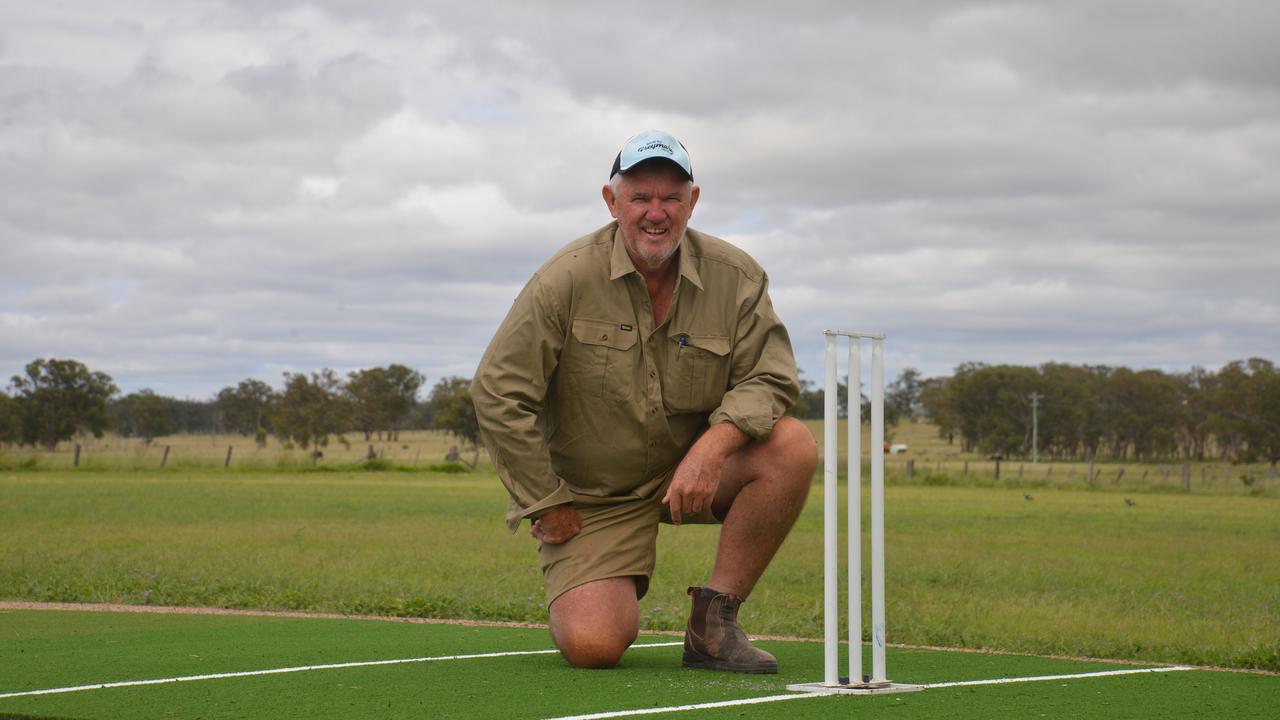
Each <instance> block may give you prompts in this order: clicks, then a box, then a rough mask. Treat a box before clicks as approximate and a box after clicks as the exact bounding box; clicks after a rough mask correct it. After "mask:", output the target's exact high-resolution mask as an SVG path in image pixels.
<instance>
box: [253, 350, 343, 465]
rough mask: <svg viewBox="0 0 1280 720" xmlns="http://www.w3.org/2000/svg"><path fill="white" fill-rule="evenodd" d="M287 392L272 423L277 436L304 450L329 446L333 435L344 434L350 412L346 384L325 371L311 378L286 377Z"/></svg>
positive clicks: (280, 401) (277, 405) (327, 370)
mask: <svg viewBox="0 0 1280 720" xmlns="http://www.w3.org/2000/svg"><path fill="white" fill-rule="evenodd" d="M284 380H285V383H284V392H282V393H281V394H280V400H279V402H278V403H276V405H275V407H274V414H273V416H272V422H273V424H274V426H275V433H276V436H277V437H279V438H280V439H281V440H284V441H286V442H292V443H295V444H297V445H298V446H299V447H301V448H303V449H304V450H305V449H306V448H308V447H310V446H311V444H312V443H314V444H315V445H316V446H317V447H324V446H327V445H328V444H329V436H330V435H333V434H336V433H341V432H344V431H345V430H346V429H347V427H348V426H349V423H348V421H347V418H348V417H349V415H350V412H349V410H348V408H347V403H346V401H345V399H344V398H343V397H342V395H341V389H342V381H341V380H340V379H339V378H338V376H337V374H336V373H334V372H333V370H330V369H329V368H325V369H323V370H321V371H320V372H313V373H311V375H310V376H307V375H305V374H303V373H296V374H295V373H285V374H284Z"/></svg>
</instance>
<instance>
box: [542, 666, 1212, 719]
mask: <svg viewBox="0 0 1280 720" xmlns="http://www.w3.org/2000/svg"><path fill="white" fill-rule="evenodd" d="M1195 669H1196V668H1193V667H1186V666H1184V665H1177V666H1173V667H1158V668H1138V669H1133V670H1103V671H1099V672H1088V673H1074V674H1071V675H1038V676H1033V677H1016V678H995V679H991V680H962V681H959V682H944V683H925V684H923V685H920V687H923V688H926V689H927V688H949V687H963V686H968V685H1002V684H1005V683H1020V682H1038V681H1044V680H1078V679H1080V678H1093V677H1104V676H1107V675H1134V674H1137V673H1158V672H1174V671H1177V670H1195ZM836 694H837V693H836V692H835V691H832V692H823V691H820V690H819V691H816V692H802V693H791V694H788V695H766V696H764V697H755V698H745V699H742V700H722V701H720V702H708V703H698V704H696V705H673V706H670V707H656V708H643V709H640V710H617V711H613V712H599V713H591V714H588V715H565V716H563V717H556V718H548V720H605V719H606V718H618V717H629V716H634V715H658V714H661V713H673V712H686V711H689V710H711V709H714V708H724V707H734V706H737V705H757V704H760V703H768V702H777V701H779V700H797V699H800V698H808V697H831V696H832V695H836Z"/></svg>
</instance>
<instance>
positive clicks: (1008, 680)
mask: <svg viewBox="0 0 1280 720" xmlns="http://www.w3.org/2000/svg"><path fill="white" fill-rule="evenodd" d="M1195 669H1196V668H1193V667H1187V666H1186V665H1172V666H1170V667H1155V668H1136V669H1132V670H1101V671H1099V672H1087V673H1075V674H1073V675H1038V676H1035V677H1016V678H997V679H995V680H961V681H959V682H945V683H925V684H924V685H921V687H924V688H948V687H964V686H967V685H1003V684H1005V683H1020V682H1038V681H1040V680H1077V679H1079V678H1092V677H1105V676H1107V675H1137V674H1139V673H1160V672H1176V671H1179V670H1195Z"/></svg>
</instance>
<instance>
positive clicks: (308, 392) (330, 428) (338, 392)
mask: <svg viewBox="0 0 1280 720" xmlns="http://www.w3.org/2000/svg"><path fill="white" fill-rule="evenodd" d="M424 382H425V378H424V377H423V376H422V374H421V373H419V372H418V371H416V370H413V369H411V368H408V367H406V366H404V365H397V364H392V365H388V366H387V367H376V368H368V369H363V370H356V371H354V372H351V373H348V374H347V375H346V377H342V376H340V375H339V374H338V373H336V372H334V371H333V370H331V369H328V368H325V369H323V370H320V371H318V372H312V373H284V378H283V384H282V386H281V387H279V388H275V387H272V386H271V385H269V384H267V383H266V382H263V381H261V380H257V379H253V378H250V379H246V380H242V381H240V382H239V383H238V384H236V385H233V386H228V387H225V388H223V389H222V390H220V391H218V393H217V394H216V396H214V397H213V398H211V399H209V400H189V399H176V398H171V397H165V396H163V395H158V394H156V393H155V392H153V391H151V390H149V389H144V390H139V391H137V392H132V393H129V394H127V395H122V394H121V393H120V389H119V387H117V386H116V384H115V382H114V381H113V380H112V378H111V376H109V375H107V374H106V373H102V372H94V371H91V370H90V369H89V368H88V367H86V366H85V364H84V363H82V362H80V361H77V360H70V359H54V358H50V359H46V358H39V359H36V360H33V361H31V362H30V363H28V364H27V365H26V367H25V368H24V372H23V374H21V375H15V376H13V378H12V379H11V381H10V384H9V392H8V393H6V392H0V444H12V445H30V446H33V447H34V446H39V447H44V448H46V449H49V450H52V449H54V448H56V447H57V445H58V443H60V442H64V441H67V440H70V439H71V438H73V437H76V436H77V435H93V436H94V437H102V436H103V434H104V433H105V432H107V431H108V430H111V431H113V432H115V433H117V434H119V435H121V436H123V437H137V438H141V439H142V440H143V441H144V442H147V443H150V442H151V441H152V440H154V439H155V438H159V437H165V436H167V435H171V434H174V433H178V432H183V433H236V434H240V435H244V436H249V437H254V438H255V439H256V440H257V442H258V444H259V446H265V445H266V443H267V440H268V438H270V437H275V438H277V439H278V440H279V441H280V442H281V443H285V444H289V445H293V446H297V447H301V448H303V449H307V448H310V447H312V446H315V447H324V446H326V445H328V443H329V440H330V438H331V437H332V436H335V435H337V436H340V435H342V434H344V433H348V432H360V433H363V434H364V437H365V440H366V441H369V440H372V438H373V436H374V435H377V436H378V438H379V439H382V438H383V437H384V436H385V437H387V439H390V440H395V439H397V438H398V435H399V432H400V431H401V430H418V429H440V430H445V431H447V432H449V433H452V434H453V435H455V436H457V437H459V438H461V439H463V440H465V441H467V442H470V443H471V444H473V445H474V444H475V443H476V442H477V440H478V436H479V433H478V429H477V426H476V421H475V411H474V410H473V409H472V406H471V396H470V391H469V387H470V380H469V379H466V378H459V377H447V378H443V379H441V380H440V381H439V382H437V383H436V384H435V385H434V386H433V387H432V388H431V391H430V393H429V394H428V396H427V398H426V400H425V401H422V400H420V399H419V393H420V391H421V389H422V386H423V385H424Z"/></svg>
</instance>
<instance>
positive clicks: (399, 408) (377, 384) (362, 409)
mask: <svg viewBox="0 0 1280 720" xmlns="http://www.w3.org/2000/svg"><path fill="white" fill-rule="evenodd" d="M423 382H424V379H423V377H422V375H421V374H420V373H419V372H417V371H416V370H411V369H409V368H407V367H405V366H404V365H391V366H388V367H385V368H370V369H368V370H357V371H355V372H353V373H350V374H349V375H348V380H347V384H346V386H345V387H344V392H345V394H346V396H347V398H348V399H349V400H350V403H351V408H352V424H353V425H354V427H355V429H357V430H359V431H361V432H363V433H364V439H365V441H366V442H367V441H368V440H370V439H372V437H373V433H375V432H377V433H378V435H379V438H381V435H382V432H383V431H384V430H385V431H387V432H388V433H389V434H390V435H391V436H392V437H393V438H395V437H398V436H399V431H400V428H401V427H402V426H403V424H404V423H405V421H406V420H408V418H409V416H410V413H411V412H412V411H413V408H414V406H415V404H416V403H417V401H418V389H419V388H421V387H422V383H423Z"/></svg>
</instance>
